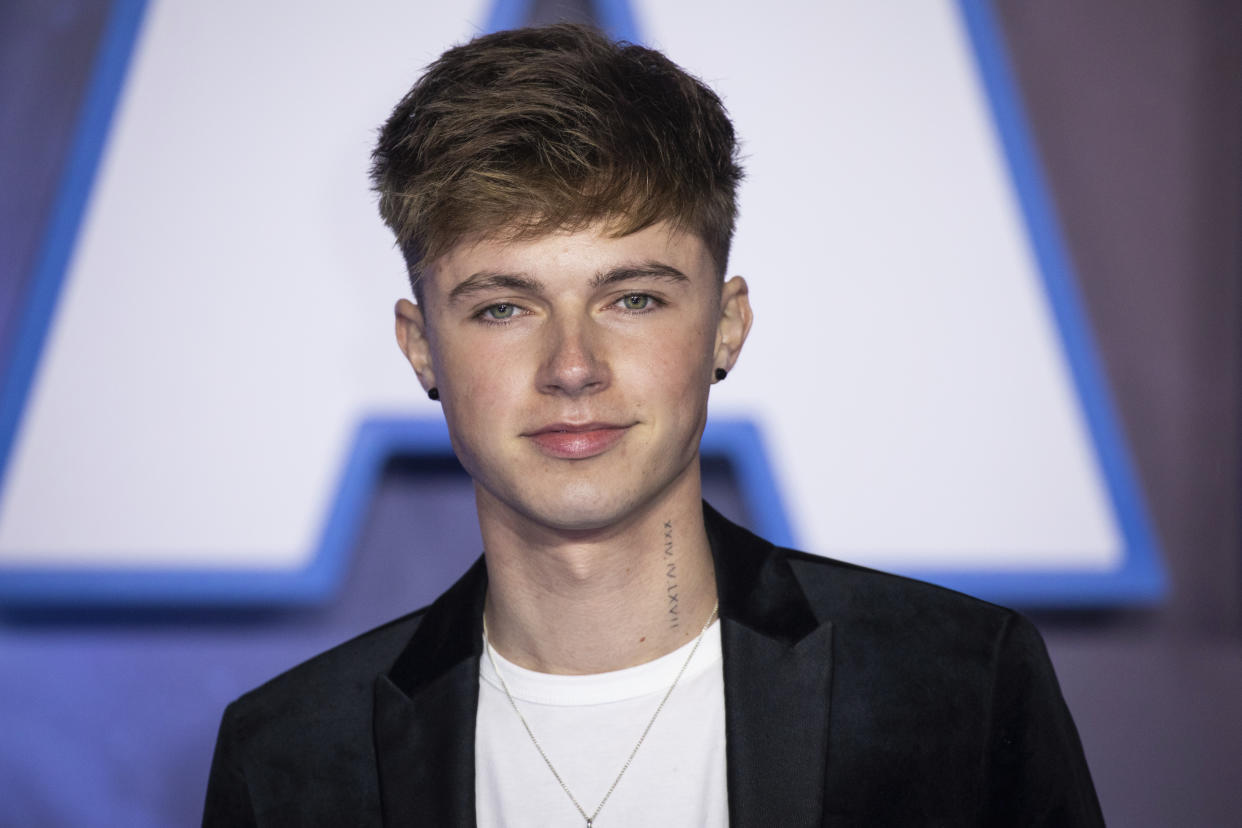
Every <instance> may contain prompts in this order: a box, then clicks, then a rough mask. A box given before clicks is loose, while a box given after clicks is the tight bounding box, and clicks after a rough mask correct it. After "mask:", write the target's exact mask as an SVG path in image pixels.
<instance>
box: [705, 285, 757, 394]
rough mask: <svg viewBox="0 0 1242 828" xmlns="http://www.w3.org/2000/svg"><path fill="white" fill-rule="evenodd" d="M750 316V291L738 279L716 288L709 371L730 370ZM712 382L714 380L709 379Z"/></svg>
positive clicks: (748, 326)
mask: <svg viewBox="0 0 1242 828" xmlns="http://www.w3.org/2000/svg"><path fill="white" fill-rule="evenodd" d="M753 319H754V314H753V313H752V312H751V310H750V288H748V287H747V286H746V280H745V279H743V278H742V277H741V276H734V277H733V278H732V279H730V280H729V281H727V282H725V283H724V285H722V286H721V289H720V321H719V323H718V324H717V325H716V350H715V354H714V357H713V362H712V368H713V369H717V368H723V369H724V370H726V371H732V370H733V364H734V363H735V362H737V358H738V355H739V354H741V353H742V345H743V344H745V342H746V336H747V334H749V333H750V323H751V321H752V320H753ZM713 381H715V380H713Z"/></svg>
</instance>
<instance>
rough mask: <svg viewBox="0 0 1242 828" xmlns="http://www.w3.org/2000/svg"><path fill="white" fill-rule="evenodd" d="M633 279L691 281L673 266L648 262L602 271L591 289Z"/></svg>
mask: <svg viewBox="0 0 1242 828" xmlns="http://www.w3.org/2000/svg"><path fill="white" fill-rule="evenodd" d="M631 279H659V280H662V281H666V282H688V281H690V279H689V278H688V277H687V276H686V274H684V273H682V272H681V271H680V270H678V269H677V268H675V267H673V266H672V265H666V264H663V263H661V262H647V263H645V264H641V265H620V266H618V267H614V268H610V269H609V270H604V271H600V272H599V273H596V274H595V278H594V279H592V280H591V287H593V288H599V287H604V286H605V285H615V284H617V283H618V282H627V281H630V280H631Z"/></svg>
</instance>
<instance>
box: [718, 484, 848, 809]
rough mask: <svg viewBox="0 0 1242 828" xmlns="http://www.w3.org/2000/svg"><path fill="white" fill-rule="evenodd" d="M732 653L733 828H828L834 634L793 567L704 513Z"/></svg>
mask: <svg viewBox="0 0 1242 828" xmlns="http://www.w3.org/2000/svg"><path fill="white" fill-rule="evenodd" d="M704 513H705V518H706V523H707V531H708V539H709V541H710V542H711V545H712V554H713V557H714V558H715V561H716V588H717V591H718V593H719V596H720V617H721V646H722V649H723V653H724V683H725V731H726V733H725V737H726V761H727V764H728V769H727V778H728V786H729V822H730V824H731V825H733V826H752V825H755V826H759V825H788V826H800V825H820V824H821V822H822V821H823V816H824V793H823V792H824V785H825V780H826V775H825V774H826V768H827V757H828V714H829V694H830V687H831V680H832V625H831V624H830V623H828V622H820V621H819V620H818V619H817V618H816V617H815V615H814V613H813V612H812V610H811V607H810V604H809V603H808V602H807V600H806V596H805V595H804V594H803V592H802V588H801V586H799V584H798V581H797V579H796V578H795V576H794V573H793V570H792V569H791V568H790V566H789V562H788V560H787V559H786V558H785V557H784V555H783V554H782V553H781V552H780V550H778V549H776V548H775V547H773V546H772V545H771V544H769V543H768V542H766V541H764V540H762V539H760V538H758V537H755V536H754V535H752V534H750V533H749V532H747V531H745V530H744V529H741V528H739V527H737V526H734V525H733V524H731V523H729V522H728V521H727V520H725V519H724V518H722V517H721V516H720V515H719V514H717V513H716V512H715V511H714V510H713V509H712V508H711V507H710V506H707V505H706V504H704Z"/></svg>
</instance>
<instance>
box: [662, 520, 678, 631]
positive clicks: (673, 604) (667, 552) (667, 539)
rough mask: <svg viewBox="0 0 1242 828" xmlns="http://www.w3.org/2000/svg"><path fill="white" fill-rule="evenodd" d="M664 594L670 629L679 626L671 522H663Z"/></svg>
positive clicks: (675, 563) (675, 566) (675, 564)
mask: <svg viewBox="0 0 1242 828" xmlns="http://www.w3.org/2000/svg"><path fill="white" fill-rule="evenodd" d="M664 579H665V583H664V594H665V596H666V597H667V599H668V625H669V627H670V628H672V629H676V628H678V627H680V626H681V615H680V609H681V608H680V607H679V606H678V603H677V600H678V598H677V561H676V560H675V559H674V557H673V522H672V521H671V520H666V521H664Z"/></svg>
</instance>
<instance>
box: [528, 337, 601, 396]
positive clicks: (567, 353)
mask: <svg viewBox="0 0 1242 828" xmlns="http://www.w3.org/2000/svg"><path fill="white" fill-rule="evenodd" d="M596 328H597V326H596V325H595V324H594V323H593V322H592V321H591V320H590V319H589V318H587V319H578V318H575V319H563V320H557V321H555V322H552V323H550V324H549V325H548V326H547V331H548V340H547V343H546V349H547V350H546V354H545V355H544V359H543V362H542V365H541V366H540V369H539V378H538V383H539V390H540V391H542V392H543V393H545V394H563V395H566V396H570V397H577V396H582V395H584V394H594V393H597V392H599V391H602V390H603V389H605V388H607V387H608V384H609V382H610V379H611V377H610V371H609V368H608V361H607V359H606V358H605V357H604V355H603V353H602V351H603V343H602V342H601V341H600V337H599V331H598V330H597V329H596Z"/></svg>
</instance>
